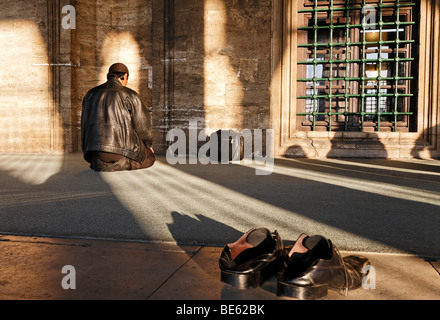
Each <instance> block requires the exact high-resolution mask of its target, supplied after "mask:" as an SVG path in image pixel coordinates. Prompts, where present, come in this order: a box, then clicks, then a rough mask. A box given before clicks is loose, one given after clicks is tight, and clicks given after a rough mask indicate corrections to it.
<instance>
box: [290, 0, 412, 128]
mask: <svg viewBox="0 0 440 320" xmlns="http://www.w3.org/2000/svg"><path fill="white" fill-rule="evenodd" d="M416 12H417V9H416V1H414V0H412V1H411V0H304V2H303V5H302V6H301V8H300V9H299V14H298V17H299V21H298V68H297V70H298V77H297V78H298V79H297V85H298V94H299V95H298V96H297V101H298V104H297V121H298V122H297V126H298V128H300V130H303V131H309V130H313V131H318V130H327V131H407V132H409V131H415V124H416V119H415V118H416V97H415V92H416V76H415V74H414V71H415V70H416V63H417V61H416V59H415V57H416V56H417V53H416V52H415V50H416V48H417V46H416V43H415V36H414V33H415V31H416V29H417V28H416V25H415V21H417V18H416Z"/></svg>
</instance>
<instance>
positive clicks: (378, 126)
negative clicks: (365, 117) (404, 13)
mask: <svg viewBox="0 0 440 320" xmlns="http://www.w3.org/2000/svg"><path fill="white" fill-rule="evenodd" d="M379 5H380V6H379V52H378V56H377V57H378V58H379V60H378V61H379V70H378V75H377V92H378V97H377V101H376V102H377V110H376V111H377V131H378V132H380V120H381V118H380V117H381V110H380V101H381V98H382V92H381V90H380V89H381V82H382V80H381V79H382V40H383V36H382V29H383V27H382V25H383V12H382V5H383V3H382V0H380V1H379ZM385 99H386V98H385Z"/></svg>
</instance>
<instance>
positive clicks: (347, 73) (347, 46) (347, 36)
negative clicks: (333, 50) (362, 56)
mask: <svg viewBox="0 0 440 320" xmlns="http://www.w3.org/2000/svg"><path fill="white" fill-rule="evenodd" d="M346 1H347V2H346V6H347V8H346V12H345V16H346V19H347V21H346V23H345V42H346V43H345V79H344V80H345V91H344V96H345V97H344V99H345V112H344V116H345V117H344V126H345V131H348V105H349V103H350V99H349V98H348V95H349V91H348V88H349V87H350V63H349V61H350V56H349V50H350V22H351V21H350V20H349V19H350V0H346Z"/></svg>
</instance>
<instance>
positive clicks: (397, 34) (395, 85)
mask: <svg viewBox="0 0 440 320" xmlns="http://www.w3.org/2000/svg"><path fill="white" fill-rule="evenodd" d="M399 43H400V0H397V1H396V57H395V61H396V62H395V63H394V68H395V69H394V72H395V77H394V78H395V80H394V132H397V115H398V112H397V105H398V99H399V91H398V89H397V85H398V83H399V61H400V57H399V47H400V45H399Z"/></svg>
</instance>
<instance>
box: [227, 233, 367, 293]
mask: <svg viewBox="0 0 440 320" xmlns="http://www.w3.org/2000/svg"><path fill="white" fill-rule="evenodd" d="M219 264H220V270H221V281H223V282H225V283H226V284H229V285H231V286H233V287H236V288H239V289H247V288H253V287H258V286H260V285H261V284H262V283H263V282H264V281H265V280H266V279H267V278H268V277H270V276H271V275H274V274H277V295H278V296H284V297H290V298H295V299H300V300H313V299H320V298H323V297H325V296H326V295H327V293H328V290H329V289H331V290H335V291H339V292H341V293H345V294H347V292H348V290H353V289H357V288H359V287H360V286H361V285H362V279H363V278H364V277H365V276H366V274H364V273H363V271H364V270H366V269H368V268H366V269H364V268H365V266H367V265H369V261H368V259H367V258H365V257H362V256H357V255H356V256H355V255H351V256H347V257H344V258H342V256H341V254H340V253H339V251H338V249H337V248H336V246H335V245H334V244H333V243H332V242H331V241H330V240H329V239H326V238H325V237H323V236H320V235H315V236H311V237H309V236H307V235H305V234H302V235H301V236H300V237H299V238H298V240H297V241H296V242H295V244H294V245H293V246H290V247H284V245H283V242H282V240H281V238H280V236H279V234H278V233H277V231H275V232H273V233H271V232H270V231H269V230H268V229H266V228H259V229H251V230H249V231H248V232H247V233H245V234H244V235H243V236H242V237H241V238H240V239H238V240H237V241H236V242H234V243H231V244H227V245H226V246H225V248H224V249H223V251H222V254H221V257H220V261H219Z"/></svg>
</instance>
